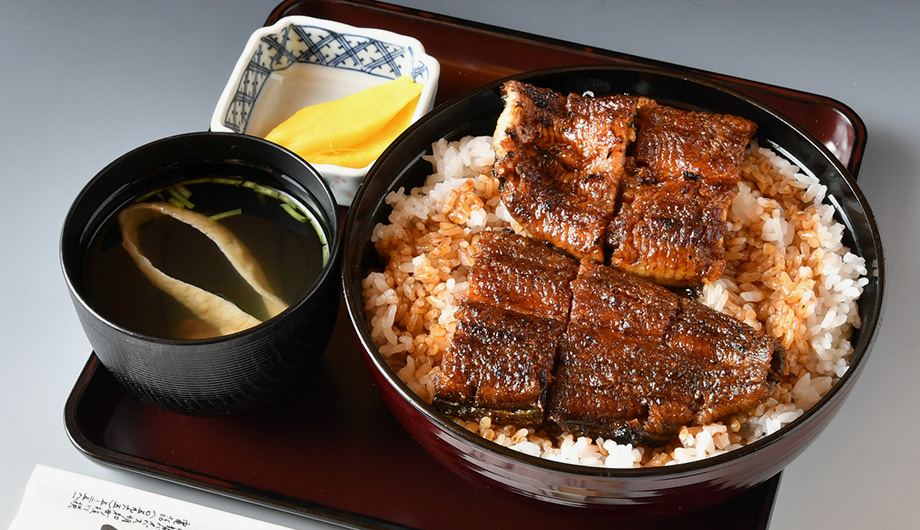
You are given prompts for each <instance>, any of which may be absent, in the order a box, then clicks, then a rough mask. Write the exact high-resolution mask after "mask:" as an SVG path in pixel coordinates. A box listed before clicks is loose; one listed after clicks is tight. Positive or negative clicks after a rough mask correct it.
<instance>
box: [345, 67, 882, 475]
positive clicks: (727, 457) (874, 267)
mask: <svg viewBox="0 0 920 530" xmlns="http://www.w3.org/2000/svg"><path fill="white" fill-rule="evenodd" d="M575 71H635V72H643V73H648V74H653V75H658V76H664V77H670V78H677V79H679V80H683V81H688V82H691V83H695V84H698V85H702V86H705V87H708V88H710V89H713V90H716V91H719V92H723V93H725V94H726V95H727V96H730V97H733V98H737V99H741V100H743V101H744V102H745V103H746V104H748V105H752V106H754V107H757V108H759V109H761V110H762V111H764V112H767V113H769V114H772V115H773V116H775V117H776V118H777V119H779V120H780V121H781V122H783V124H784V125H785V126H787V127H789V128H790V129H792V130H793V132H795V133H796V134H798V135H800V136H802V137H803V138H804V139H805V140H806V142H807V143H809V144H810V146H811V147H812V148H814V149H816V150H817V151H818V153H819V154H820V155H821V157H822V158H823V159H826V161H827V162H828V164H829V165H830V166H831V167H832V168H833V173H834V174H836V175H838V176H840V177H841V178H842V179H843V180H844V182H845V183H846V185H847V188H848V189H849V190H850V191H851V192H852V193H853V196H854V198H855V200H856V202H857V203H858V204H859V206H860V207H861V208H862V209H863V211H864V217H865V221H866V224H867V225H868V227H869V231H870V232H871V234H872V237H871V241H868V242H867V247H871V248H873V249H874V250H875V252H876V260H875V262H873V263H868V262H867V263H866V267H867V269H868V273H867V276H873V278H874V280H875V281H876V283H877V292H876V295H875V298H874V300H873V301H874V302H875V303H874V305H873V306H872V311H871V313H870V315H869V316H870V318H869V319H867V320H864V321H863V322H862V323H861V324H862V327H860V328H859V333H860V341H859V342H858V343H857V344H854V345H853V348H854V349H853V352H852V353H851V354H850V360H849V366H848V369H847V371H846V373H844V374H843V375H842V376H840V378H839V379H838V381H837V382H836V383H835V384H834V385H833V387H831V389H830V390H829V391H828V392H827V393H826V394H825V395H824V396H822V397H821V399H820V400H819V401H818V402H817V403H815V404H814V405H812V406H811V408H809V409H808V410H805V411H804V412H803V414H802V415H800V416H799V417H798V418H796V419H795V420H793V421H792V422H790V423H788V424H786V425H785V426H783V427H782V428H781V429H780V430H778V431H776V432H774V433H771V434H769V435H764V436H762V437H761V438H758V439H757V440H755V441H753V442H751V443H749V444H747V445H744V446H742V447H739V448H736V449H733V450H730V451H727V452H725V453H721V454H718V455H713V456H709V457H706V458H703V459H700V460H694V461H690V462H683V463H678V464H671V465H665V466H661V467H631V468H607V467H595V466H588V465H582V464H573V463H568V462H559V461H555V460H550V459H544V458H540V457H537V456H532V455H529V454H526V453H523V452H520V451H515V450H513V449H510V448H507V447H504V446H502V445H500V444H497V443H494V442H491V441H488V440H486V439H484V438H482V437H481V436H478V435H476V434H474V433H471V432H470V431H468V430H466V429H465V428H463V427H461V426H459V425H457V424H456V423H454V422H453V421H450V419H449V418H447V417H446V416H445V415H443V414H441V413H440V412H438V411H437V410H436V409H435V408H434V407H433V406H432V405H430V404H428V403H425V402H424V400H422V399H421V398H420V397H419V396H417V395H416V394H415V392H414V391H413V390H412V389H411V388H409V386H408V385H407V384H405V383H404V382H403V381H402V380H401V379H400V378H399V377H398V376H397V375H396V372H395V371H394V370H393V369H391V368H390V367H389V365H388V364H387V363H386V360H385V359H384V358H383V355H382V354H381V353H380V352H379V350H378V348H377V347H376V345H375V344H374V343H373V340H372V339H371V337H370V332H369V329H368V327H367V323H366V321H365V318H364V313H363V311H364V309H363V295H362V293H361V284H360V282H359V283H358V284H357V285H356V286H353V285H351V283H352V282H351V279H350V274H349V273H350V271H351V270H352V269H358V270H363V269H361V266H360V265H361V264H360V263H358V264H355V265H352V264H350V263H349V262H350V261H351V259H350V258H351V256H350V253H349V252H345V253H344V254H345V255H344V257H343V275H342V276H343V288H344V291H345V302H346V306H347V310H348V314H349V318H350V319H351V321H352V326H353V328H354V329H355V332H356V334H357V338H358V340H359V342H360V343H361V345H362V348H363V350H364V351H363V352H362V354H363V356H364V357H365V359H366V360H369V361H370V363H369V364H371V365H373V367H374V369H375V370H376V371H377V372H378V373H379V375H380V376H381V377H382V378H383V379H384V380H386V382H387V383H388V384H389V385H390V387H391V388H392V389H393V390H394V391H395V392H396V393H397V394H398V395H399V396H400V398H401V399H402V400H404V401H406V402H408V403H409V405H410V406H411V407H412V408H413V409H414V410H415V411H417V412H418V413H420V414H421V415H422V416H423V417H424V418H425V419H426V420H427V421H429V422H432V423H433V424H435V425H436V426H437V427H438V428H439V429H441V431H442V432H446V433H448V434H449V435H450V436H453V437H455V438H460V439H462V440H463V441H465V442H466V443H468V444H471V445H472V447H475V448H476V449H479V450H482V451H484V452H485V453H486V454H490V453H491V454H495V455H497V456H499V457H501V458H503V459H506V460H508V459H510V460H513V461H515V463H516V464H519V465H524V466H527V467H530V468H535V469H540V470H546V471H551V472H555V473H558V474H564V475H568V476H573V477H580V478H617V479H623V480H631V479H648V478H652V477H655V478H680V477H688V476H692V475H696V474H700V473H703V472H705V471H708V470H711V469H712V468H717V467H720V466H725V465H727V464H729V463H737V462H739V461H742V460H747V459H749V458H751V457H752V456H754V455H755V454H756V453H759V452H761V451H763V450H764V449H767V448H768V447H771V446H774V445H775V444H777V443H778V442H779V441H780V440H781V439H783V438H785V437H787V436H789V435H790V434H792V433H794V432H797V431H801V430H802V429H804V428H805V427H806V426H807V425H809V424H811V423H814V422H815V421H817V418H818V416H819V413H820V412H821V411H823V410H824V409H826V408H828V406H829V404H830V403H832V402H834V401H837V400H838V399H841V398H843V397H844V396H846V395H847V393H848V392H849V390H850V388H851V386H852V385H853V384H854V383H855V381H856V379H857V378H858V376H859V374H860V372H861V371H862V369H863V367H864V366H865V363H866V359H867V357H868V355H869V353H870V350H871V349H872V346H873V343H874V341H875V340H876V337H877V330H878V327H879V325H880V323H881V320H882V317H883V314H884V306H885V277H886V273H885V264H886V262H885V257H884V253H883V247H882V241H881V235H880V233H879V229H878V226H877V223H876V220H875V216H874V214H873V213H872V210H871V207H870V206H869V204H868V201H867V200H866V198H865V196H864V195H863V193H862V191H861V189H860V188H859V186H858V185H857V183H856V180H855V178H854V177H853V175H851V174H850V172H849V170H848V169H847V168H846V167H845V166H844V165H843V164H842V163H841V162H840V160H839V159H838V158H837V157H836V156H834V155H833V154H832V153H831V152H830V150H829V149H828V148H827V147H826V146H824V145H823V144H822V143H821V142H820V141H818V140H817V139H816V138H815V137H814V136H813V135H812V134H811V133H809V132H808V131H807V130H805V129H804V128H803V127H801V126H800V125H798V124H797V123H796V122H794V121H793V120H791V119H789V118H788V117H787V116H786V115H785V114H783V113H782V112H780V111H778V110H777V109H775V108H773V107H771V106H769V105H767V104H766V103H764V102H762V101H760V100H758V99H756V98H754V97H751V96H748V95H746V94H744V93H742V92H739V91H737V90H735V89H733V88H731V87H729V86H727V85H725V84H722V83H720V82H718V81H715V80H712V79H710V78H707V77H705V76H702V75H696V74H690V73H685V72H675V71H673V70H668V69H664V68H660V67H654V66H642V65H615V64H594V65H591V64H588V65H575V66H559V67H551V68H544V69H539V70H532V71H527V72H520V73H517V74H512V75H509V76H506V77H504V78H501V79H497V80H494V81H491V82H489V83H486V84H484V85H481V86H479V87H477V88H474V89H471V90H469V91H467V92H464V93H462V94H459V95H457V96H455V97H453V98H451V99H450V100H448V101H446V102H444V103H442V104H441V105H439V106H438V107H437V108H435V109H434V110H433V111H432V112H430V113H429V114H428V115H426V116H424V117H422V118H421V119H420V120H419V121H418V122H416V123H415V124H413V125H412V126H411V127H410V128H409V129H407V130H406V131H405V132H404V133H403V134H402V135H400V137H398V138H397V139H396V140H395V141H394V142H393V143H392V144H391V145H390V146H389V147H388V148H387V150H385V151H384V153H383V154H381V156H380V158H379V159H378V160H380V161H382V160H384V159H385V158H387V157H389V156H390V155H391V153H392V152H393V151H395V150H397V149H398V148H399V146H400V144H401V143H402V141H403V140H404V139H405V137H407V136H408V135H410V134H411V133H412V132H413V131H414V130H416V129H418V128H421V127H424V126H425V124H426V123H428V122H429V121H431V120H433V119H436V118H437V116H438V115H439V114H440V113H441V112H444V111H446V110H447V109H450V108H452V107H454V106H457V105H461V104H463V103H464V102H465V101H467V100H469V99H471V98H474V97H476V96H477V95H481V94H483V93H485V92H489V91H492V90H496V89H497V88H498V87H499V86H500V85H501V84H502V83H504V82H505V81H507V80H511V79H518V80H524V81H526V80H528V79H534V78H538V77H541V76H546V75H555V74H562V73H566V72H575ZM431 141H432V142H434V141H437V138H432V139H431ZM771 147H776V146H771ZM779 147H781V146H779ZM429 150H430V149H429ZM782 154H783V155H784V156H787V155H788V153H782ZM793 161H795V160H793ZM378 167H380V166H378ZM804 169H805V170H808V168H807V167H806V168H804ZM376 176H377V173H376V172H375V169H374V168H372V169H371V171H370V172H369V173H368V176H367V178H366V179H365V180H364V182H363V183H362V184H361V186H360V187H359V189H358V191H357V193H356V194H355V198H354V201H353V204H360V203H361V202H362V201H364V200H367V199H366V198H365V195H366V194H367V191H366V190H367V188H368V183H369V182H370V181H371V180H372V179H373V178H374V177H376ZM825 200H827V199H825ZM832 206H833V207H834V212H835V214H836V215H839V214H840V207H839V205H837V204H832ZM379 208H380V205H378V206H377V209H379ZM356 211H357V209H356V208H351V209H350V210H349V213H348V216H347V218H346V225H345V238H346V240H353V239H356V238H355V237H354V235H353V234H352V232H353V231H354V230H355V228H354V227H355V225H356V223H358V222H359V220H358V219H356V218H355V212H356ZM838 221H839V219H838ZM368 228H369V229H368V230H367V233H368V234H369V233H370V231H371V230H372V228H373V227H372V226H369V227H368ZM846 230H847V231H848V232H850V227H848V226H847V227H846ZM358 235H360V236H362V237H363V236H364V234H358ZM350 265H351V266H350ZM862 300H863V299H862V297H861V298H860V300H858V301H857V303H860V302H861V301H862ZM859 345H861V346H862V347H861V348H857V346H859ZM366 364H368V363H366Z"/></svg>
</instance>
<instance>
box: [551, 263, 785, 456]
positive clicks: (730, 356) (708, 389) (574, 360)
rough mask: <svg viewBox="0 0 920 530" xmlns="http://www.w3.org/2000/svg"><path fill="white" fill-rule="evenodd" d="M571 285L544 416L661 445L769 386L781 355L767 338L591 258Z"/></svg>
mask: <svg viewBox="0 0 920 530" xmlns="http://www.w3.org/2000/svg"><path fill="white" fill-rule="evenodd" d="M572 285H573V300H572V311H571V317H570V320H569V324H568V328H567V330H566V334H565V340H564V341H563V343H562V347H561V349H560V352H559V357H558V360H557V369H556V371H555V373H554V379H553V381H552V384H551V385H550V387H549V395H548V399H547V404H546V409H547V419H548V421H549V422H550V423H552V424H554V425H558V426H560V427H562V428H564V429H566V430H568V431H570V432H574V433H581V434H585V435H588V436H604V437H608V438H613V439H615V440H617V441H619V442H621V443H640V442H641V443H644V444H646V445H650V446H656V445H664V444H666V443H668V442H669V441H670V440H672V439H673V437H674V436H675V435H676V434H677V433H678V432H679V430H680V428H681V426H683V425H690V424H706V423H710V422H713V421H717V420H719V419H720V418H724V417H726V416H729V415H731V414H734V413H737V412H741V411H743V410H747V409H750V408H752V407H754V406H756V405H757V404H759V403H761V402H762V401H764V400H765V399H767V398H768V397H769V396H770V395H771V394H772V393H773V388H774V384H775V377H774V376H773V375H772V374H773V373H774V370H776V369H779V368H780V366H779V364H781V363H782V362H783V359H784V356H783V354H782V350H781V346H779V344H778V343H777V341H776V340H775V339H773V338H772V337H768V336H766V335H764V334H761V333H759V332H757V331H755V330H754V329H753V328H751V327H749V326H747V325H745V324H744V323H742V322H741V321H739V320H736V319H734V318H732V317H730V316H727V315H724V314H722V313H719V312H718V311H715V310H713V309H711V308H709V307H707V306H704V305H702V304H700V303H698V302H696V301H694V300H691V299H689V298H683V297H680V296H678V295H676V294H674V293H673V292H671V291H669V290H668V289H666V288H664V287H661V286H658V285H656V284H653V283H650V282H647V281H645V280H642V279H640V278H638V277H636V276H633V275H630V274H628V273H624V272H622V271H620V270H618V269H615V268H612V267H606V266H603V265H600V264H598V263H595V262H593V261H590V260H585V261H582V264H581V269H580V271H579V273H578V278H577V279H576V280H575V281H574V282H573V284H572ZM774 361H775V362H776V363H777V366H774V364H773V363H774Z"/></svg>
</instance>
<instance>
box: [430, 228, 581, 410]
mask: <svg viewBox="0 0 920 530" xmlns="http://www.w3.org/2000/svg"><path fill="white" fill-rule="evenodd" d="M479 247H480V251H479V254H478V256H477V258H476V262H475V264H474V266H473V268H472V269H471V271H470V274H469V277H468V283H469V287H468V291H467V293H466V295H465V296H464V299H463V301H462V302H461V304H460V307H459V309H458V312H457V330H456V332H455V333H454V337H453V339H452V341H451V344H450V346H449V348H448V350H447V352H446V353H445V355H444V358H443V359H442V361H441V374H440V379H439V384H438V386H437V392H436V394H435V396H434V399H433V402H434V404H435V406H436V407H438V408H439V409H440V410H442V411H443V412H446V413H447V414H450V415H452V416H457V417H461V418H467V419H477V420H478V419H479V418H481V417H482V416H486V415H488V416H491V417H493V418H494V419H495V420H496V421H497V422H500V423H513V424H516V425H522V426H525V425H526V426H535V425H539V424H540V423H541V422H542V421H543V416H544V414H543V400H544V394H545V391H546V387H547V385H548V384H549V380H550V378H551V377H552V375H551V372H552V369H553V366H554V364H555V361H556V352H557V350H558V347H559V341H560V340H561V338H562V335H563V333H564V332H565V326H566V322H567V320H568V313H569V306H570V305H571V298H572V295H571V290H570V289H569V284H570V283H571V281H572V280H573V279H574V278H575V275H576V273H577V272H578V262H577V261H575V260H574V259H572V258H571V257H570V256H568V255H566V254H565V253H563V252H561V251H559V250H557V249H555V248H553V247H552V246H550V245H549V244H547V243H544V242H540V241H536V240H533V239H529V238H525V237H522V236H518V235H514V234H511V233H504V232H501V233H500V232H484V233H483V234H482V236H481V237H480V240H479Z"/></svg>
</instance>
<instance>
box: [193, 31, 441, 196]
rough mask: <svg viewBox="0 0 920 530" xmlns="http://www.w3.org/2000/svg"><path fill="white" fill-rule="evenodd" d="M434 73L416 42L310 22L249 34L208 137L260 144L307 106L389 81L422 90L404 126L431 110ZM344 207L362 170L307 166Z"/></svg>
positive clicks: (387, 33) (435, 65) (430, 61)
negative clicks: (235, 136)
mask: <svg viewBox="0 0 920 530" xmlns="http://www.w3.org/2000/svg"><path fill="white" fill-rule="evenodd" d="M439 73H440V65H439V64H438V61H437V60H436V59H435V58H434V57H432V56H430V55H428V54H427V53H425V47H424V46H423V45H422V43H421V42H419V41H418V40H417V39H415V38H412V37H408V36H405V35H401V34H398V33H395V32H392V31H387V30H383V29H375V28H364V27H356V26H352V25H349V24H345V23H341V22H336V21H332V20H325V19H321V18H315V17H310V16H289V17H283V18H281V19H279V20H278V21H277V22H275V23H274V24H271V25H270V26H266V27H263V28H260V29H258V30H256V31H255V32H253V33H252V35H251V36H250V38H249V40H248V42H247V43H246V46H245V48H244V50H243V52H242V54H241V55H240V58H239V60H238V61H237V63H236V66H235V67H234V68H233V72H232V73H231V75H230V79H229V80H228V81H227V85H226V86H225V87H224V90H223V92H222V94H221V96H220V99H219V100H218V103H217V106H216V108H215V109H214V113H213V115H212V117H211V124H210V127H211V130H212V131H221V132H237V133H244V134H249V135H253V136H259V137H265V135H267V134H268V133H269V132H270V131H271V130H272V129H273V128H274V127H275V126H277V125H278V124H279V123H281V122H283V121H284V120H286V119H288V118H289V117H291V116H292V115H293V114H294V113H295V112H297V111H298V110H300V109H302V108H303V107H306V106H309V105H315V104H317V103H324V102H328V101H333V100H336V99H340V98H343V97H345V96H349V95H351V94H354V93H356V92H359V91H361V90H364V89H367V88H370V87H373V86H376V85H379V84H382V83H384V82H386V81H389V80H392V79H396V78H398V77H400V76H409V77H412V79H413V80H415V82H417V83H420V84H423V85H424V87H423V89H422V92H421V95H420V96H419V101H418V105H417V106H416V109H415V113H414V114H413V116H412V120H411V121H412V122H415V121H416V120H417V119H418V118H420V117H421V116H423V115H424V114H425V113H427V112H428V111H429V110H431V108H432V107H433V105H434V100H435V94H436V92H437V86H438V76H439ZM314 167H315V168H316V169H317V170H318V171H319V172H320V174H322V175H323V176H324V177H325V178H326V180H327V182H329V185H330V186H331V187H332V189H333V192H334V193H335V196H336V200H337V202H338V203H339V204H340V205H342V206H348V205H349V204H350V203H351V198H352V197H353V196H354V192H355V190H357V188H358V185H359V184H360V182H361V179H362V178H363V177H364V175H365V173H367V170H368V168H369V167H370V164H369V165H368V166H366V167H363V168H351V167H343V166H336V165H330V164H314Z"/></svg>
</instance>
